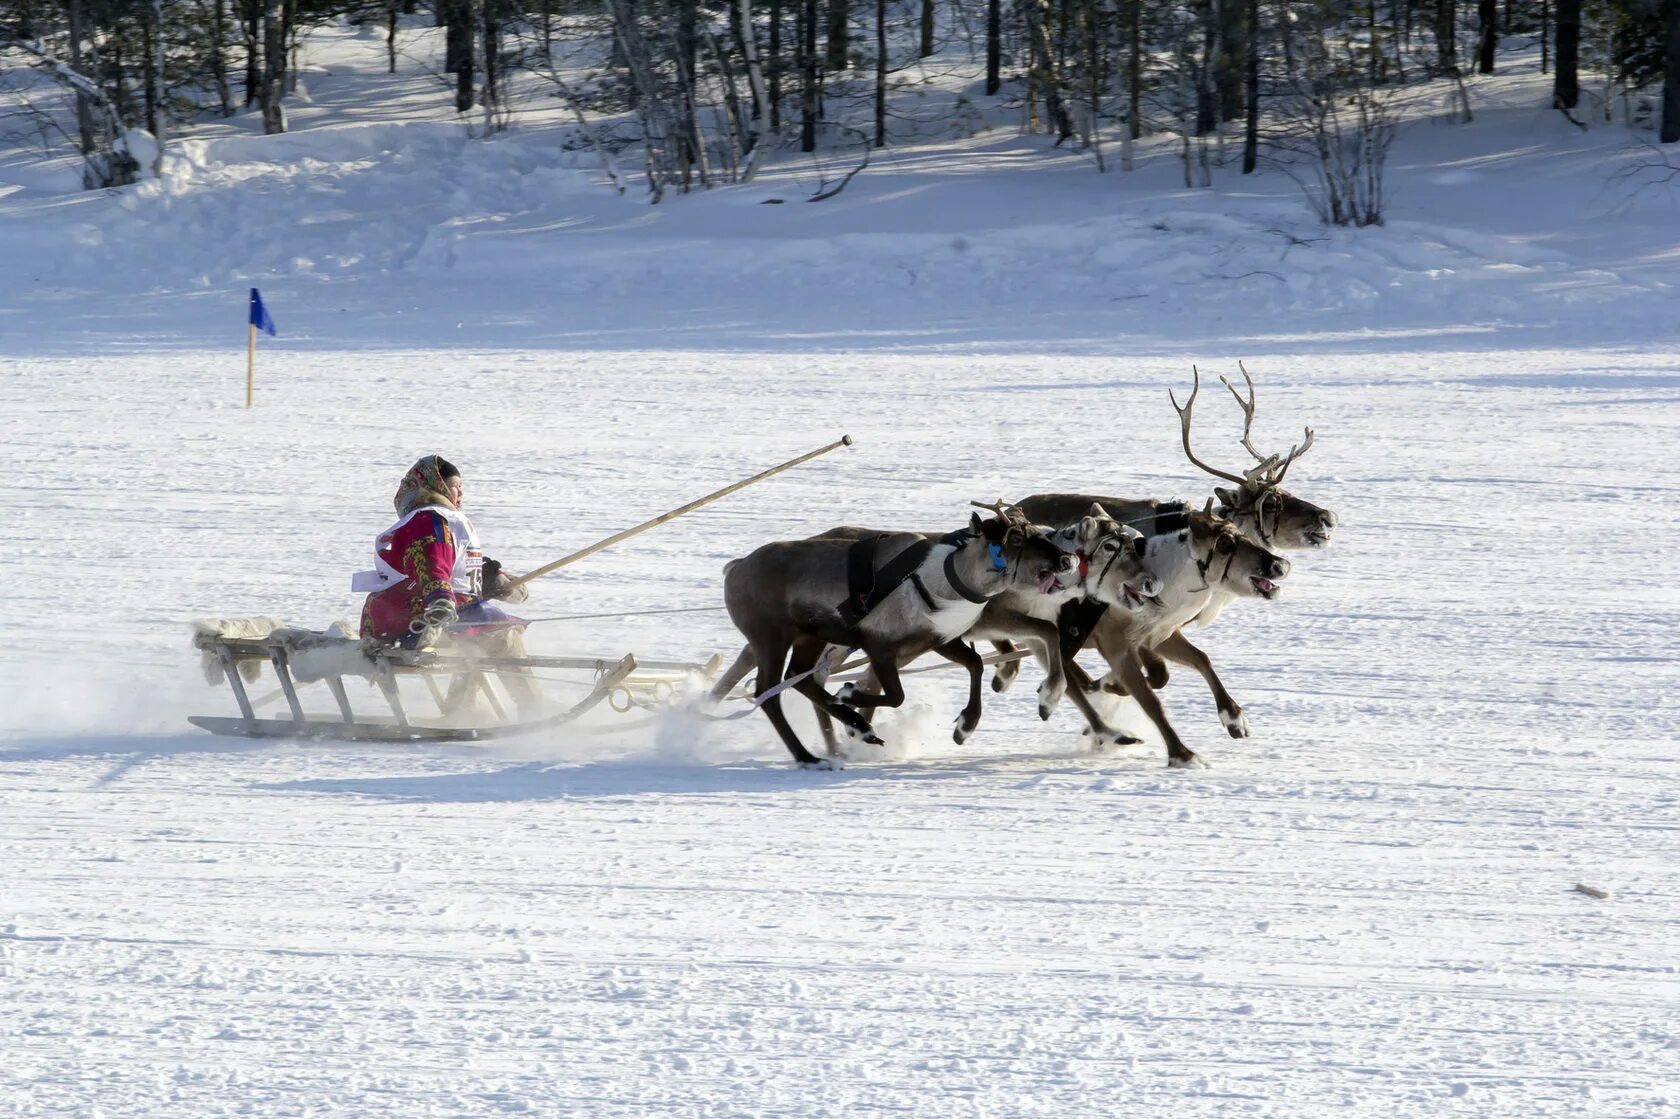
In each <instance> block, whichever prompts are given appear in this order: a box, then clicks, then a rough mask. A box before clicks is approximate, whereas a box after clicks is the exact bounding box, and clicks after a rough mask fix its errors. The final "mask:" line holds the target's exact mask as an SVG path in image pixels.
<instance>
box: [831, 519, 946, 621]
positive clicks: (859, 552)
mask: <svg viewBox="0 0 1680 1119" xmlns="http://www.w3.org/2000/svg"><path fill="white" fill-rule="evenodd" d="M885 535H886V534H885V533H876V534H875V535H873V536H865V537H864V538H863V539H861V540H859V541H858V542H857V543H855V544H853V545H852V546H851V547H850V548H848V549H846V592H847V594H846V601H845V602H843V603H841V604H840V609H839V614H840V618H841V620H842V621H844V622H845V623H846V624H847V625H849V626H855V625H857V624H858V623H859V622H861V621H863V619H864V618H865V617H867V616H868V614H869V612H870V611H871V610H873V609H875V607H877V606H879V605H880V604H881V601H882V600H883V599H885V598H886V597H887V596H888V595H890V594H892V593H893V591H895V590H897V589H898V585H899V584H900V583H902V582H904V581H905V580H906V579H909V580H910V581H911V585H912V586H914V587H915V588H916V593H917V594H918V595H920V596H921V598H922V602H923V603H924V604H925V605H926V606H927V608H928V609H929V610H933V609H935V605H934V601H933V596H932V595H930V594H928V590H927V587H925V586H923V585H922V581H921V579H920V578H919V577H917V576H916V568H918V567H920V566H922V562H923V561H924V560H926V559H927V557H928V553H929V552H931V551H933V541H931V540H918V541H916V542H915V543H914V544H912V545H910V546H909V547H908V548H906V549H904V551H902V552H900V553H898V555H896V556H894V557H893V558H892V559H891V560H889V561H888V562H887V566H886V567H883V568H882V569H881V570H879V571H877V570H875V553H876V550H877V548H878V547H879V545H880V543H881V540H882V538H883V537H884V536H885Z"/></svg>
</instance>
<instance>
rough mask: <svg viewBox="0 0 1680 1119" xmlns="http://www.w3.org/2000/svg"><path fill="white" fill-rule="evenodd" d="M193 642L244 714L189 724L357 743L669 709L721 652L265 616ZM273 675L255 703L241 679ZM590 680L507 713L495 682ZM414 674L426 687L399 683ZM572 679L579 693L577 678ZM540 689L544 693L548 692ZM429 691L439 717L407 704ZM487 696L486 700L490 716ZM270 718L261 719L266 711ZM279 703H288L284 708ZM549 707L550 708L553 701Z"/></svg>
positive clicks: (505, 731) (207, 630) (512, 731)
mask: <svg viewBox="0 0 1680 1119" xmlns="http://www.w3.org/2000/svg"><path fill="white" fill-rule="evenodd" d="M193 645H194V647H195V648H197V649H198V650H199V652H200V653H201V654H203V657H204V668H205V677H206V679H207V680H210V681H211V682H212V683H214V682H216V680H218V679H219V680H222V681H225V682H226V683H227V685H228V687H229V688H230V689H231V690H232V692H233V697H234V701H235V702H236V703H237V704H238V706H239V714H238V715H237V716H213V715H193V716H189V717H188V722H190V723H192V724H193V725H194V726H197V727H200V728H202V729H204V730H207V731H209V732H210V733H212V734H220V735H234V736H239V737H244V738H332V739H341V740H347V741H354V742H361V741H366V742H476V741H482V740H486V739H491V738H504V737H509V736H512V735H519V734H528V733H530V732H532V731H539V730H545V729H548V728H551V727H558V726H562V725H564V724H566V723H569V722H572V721H573V720H575V719H577V718H578V717H580V716H582V715H583V714H585V713H586V712H588V711H590V710H592V709H593V708H595V707H598V706H600V705H601V704H602V703H603V702H606V703H607V704H608V706H610V707H611V708H613V709H614V710H616V711H621V712H622V711H629V710H631V709H633V708H638V707H640V708H647V707H659V706H663V705H665V704H666V703H668V702H670V701H671V700H673V699H675V698H676V697H677V696H678V695H679V694H680V693H681V692H682V690H683V689H684V688H685V687H687V686H688V684H689V683H690V682H691V681H696V680H699V681H704V680H707V679H710V677H711V676H712V675H715V674H716V672H717V666H718V662H719V659H720V658H717V657H714V658H713V659H712V660H711V661H710V662H708V663H706V664H689V663H686V662H681V661H646V662H638V661H637V660H636V658H635V657H634V656H629V655H626V656H624V657H621V658H619V659H618V660H616V661H615V660H613V659H612V658H610V657H535V656H529V657H485V656H472V655H464V654H460V653H451V652H425V651H416V650H409V649H402V648H398V647H395V646H385V645H377V644H374V643H371V642H363V641H359V640H357V639H355V638H351V637H348V636H344V635H343V632H342V630H340V629H338V627H334V629H332V630H328V631H326V632H316V631H312V630H301V629H296V628H292V627H286V626H276V625H274V624H273V623H272V622H269V621H267V620H266V619H242V620H238V621H236V622H231V623H229V622H215V623H200V624H199V626H198V632H197V634H196V635H195V637H194V639H193ZM265 665H266V666H268V669H269V670H270V671H272V673H273V675H274V678H275V680H276V682H277V683H278V684H279V691H278V692H275V693H273V694H270V695H267V696H262V697H258V698H255V699H253V698H252V696H251V694H250V691H249V690H248V689H247V687H246V685H247V684H248V683H252V682H255V681H256V680H257V679H259V678H260V677H261V675H262V674H263V670H264V666H265ZM543 671H560V672H567V673H570V674H573V675H579V674H586V675H587V684H586V688H587V690H586V691H585V692H584V694H583V695H582V696H581V697H579V698H577V699H575V700H573V701H572V702H571V703H570V704H569V705H567V706H565V707H563V708H560V709H557V710H547V709H545V710H542V711H541V712H540V713H538V714H534V715H532V714H527V713H521V715H520V716H519V717H515V718H510V717H509V714H508V712H509V709H510V707H511V706H512V704H511V703H510V702H509V701H508V699H507V698H506V695H505V691H504V690H503V689H501V688H500V687H499V686H498V685H497V683H496V680H497V677H498V676H500V675H502V674H507V673H514V672H519V673H524V674H527V675H529V676H531V677H532V678H533V679H535V680H539V681H541V682H542V683H544V684H545V685H547V684H549V683H550V681H551V679H552V678H550V677H547V676H535V675H534V674H535V673H537V672H543ZM346 677H349V678H351V681H352V682H354V681H355V680H356V679H357V678H360V679H361V680H365V681H368V682H370V683H371V684H372V685H373V686H374V689H375V690H376V692H377V695H378V696H379V700H380V702H381V703H382V705H383V706H384V707H385V708H387V709H388V711H389V714H383V713H381V714H364V713H361V712H358V711H357V710H356V709H355V708H354V707H353V706H352V703H351V691H350V688H349V687H347V686H346ZM416 678H418V679H419V680H420V681H422V682H423V685H424V693H418V692H417V691H416V689H414V688H412V687H411V688H410V689H409V693H410V694H409V695H408V696H405V695H404V689H403V688H402V687H401V686H400V684H399V681H402V680H405V679H408V680H413V679H416ZM317 683H319V684H322V685H324V687H325V690H326V692H327V693H328V694H330V696H331V698H332V701H333V704H334V706H335V707H336V709H337V710H336V712H334V713H332V714H315V713H308V712H306V711H305V709H304V705H303V699H302V698H301V693H303V692H304V690H305V689H306V688H307V687H309V686H310V685H313V684H317ZM567 683H572V684H573V687H574V689H575V687H576V683H575V682H572V681H567ZM544 690H545V691H546V690H548V689H547V688H546V687H545V689H544ZM422 694H424V695H428V696H429V698H430V701H431V703H432V704H434V705H435V707H436V709H437V713H436V714H435V715H418V714H413V713H411V712H410V710H409V705H410V701H411V700H413V699H416V698H419V697H420V695H422ZM480 700H482V701H483V704H484V705H485V706H487V707H488V709H489V712H490V717H488V718H487V717H486V716H485V715H484V713H483V712H484V708H483V707H481V706H480V702H479V701H480ZM271 705H272V706H273V707H274V711H273V713H272V714H268V715H265V714H264V712H266V711H267V709H268V708H270V706H271ZM282 705H283V706H282ZM544 706H545V708H546V707H547V706H549V705H548V704H547V703H546V701H545V704H544Z"/></svg>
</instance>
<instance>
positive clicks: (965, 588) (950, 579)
mask: <svg viewBox="0 0 1680 1119" xmlns="http://www.w3.org/2000/svg"><path fill="white" fill-rule="evenodd" d="M952 536H956V537H958V538H957V539H952ZM952 536H947V537H945V539H944V540H942V541H940V543H942V544H951V545H954V547H953V548H952V549H951V550H950V551H949V552H946V553H945V581H946V582H947V583H949V584H951V589H952V590H954V591H956V592H957V593H958V594H960V595H962V596H963V597H964V598H966V599H968V601H970V602H972V603H975V604H976V605H984V604H985V603H986V601H987V599H986V596H985V595H983V594H981V593H980V592H979V591H977V590H975V589H974V588H973V587H971V586H969V585H968V584H967V583H965V582H963V577H962V576H961V575H959V574H957V553H958V552H960V551H962V546H963V544H964V542H965V541H966V536H964V535H962V534H957V533H953V534H952ZM921 583H922V581H921V580H920V579H917V580H916V589H917V590H919V591H921V592H922V598H923V599H924V600H926V601H927V604H928V609H929V610H932V609H933V608H934V606H933V602H932V600H931V599H928V593H927V588H925V587H923V586H922V585H921Z"/></svg>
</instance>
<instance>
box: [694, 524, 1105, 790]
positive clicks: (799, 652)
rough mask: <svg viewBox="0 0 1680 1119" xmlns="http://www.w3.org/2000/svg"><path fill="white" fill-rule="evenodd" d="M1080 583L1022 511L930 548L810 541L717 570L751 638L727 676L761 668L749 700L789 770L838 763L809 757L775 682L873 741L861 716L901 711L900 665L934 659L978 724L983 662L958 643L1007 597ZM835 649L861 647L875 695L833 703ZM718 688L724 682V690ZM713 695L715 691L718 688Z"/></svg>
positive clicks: (1073, 563) (1071, 565)
mask: <svg viewBox="0 0 1680 1119" xmlns="http://www.w3.org/2000/svg"><path fill="white" fill-rule="evenodd" d="M1077 578H1078V563H1077V560H1076V558H1075V557H1074V556H1072V555H1069V554H1068V553H1067V552H1065V551H1063V550H1062V549H1061V548H1060V547H1058V546H1057V544H1056V543H1055V542H1054V541H1053V540H1052V539H1051V538H1050V537H1049V535H1048V534H1047V533H1045V532H1044V531H1042V530H1041V529H1040V527H1039V526H1036V525H1032V524H1029V523H1028V522H1027V520H1026V518H1024V517H1022V516H1021V515H1020V513H1019V512H1018V511H1017V510H1013V509H1008V510H1002V511H1000V513H999V515H997V516H994V517H989V518H985V519H982V518H981V517H980V516H979V515H978V514H976V515H974V516H973V517H971V518H970V522H969V524H968V525H967V526H966V527H965V528H962V529H959V530H957V531H956V532H952V533H948V534H946V535H945V536H942V537H939V538H937V539H930V538H928V537H925V536H922V535H921V534H919V533H913V532H900V533H877V534H873V535H871V536H870V537H869V538H868V540H867V541H860V540H858V539H846V538H829V537H815V538H812V539H807V540H784V541H778V542H775V543H771V544H765V545H763V546H761V547H759V548H757V549H755V550H754V551H753V552H751V553H750V554H748V555H747V556H744V557H743V558H741V559H738V560H733V561H731V562H730V563H728V564H726V565H725V566H724V603H725V605H726V607H727V608H728V610H729V616H730V619H731V620H732V621H733V622H734V623H735V626H736V628H737V629H739V630H740V631H741V633H742V635H743V636H745V637H746V639H747V648H746V649H744V650H743V651H742V654H741V656H740V658H738V659H737V661H736V664H735V666H733V667H732V668H731V669H730V672H729V673H728V674H726V676H725V679H728V678H729V676H733V677H734V678H735V679H739V678H740V676H741V675H744V674H745V672H746V669H747V667H750V666H751V665H756V666H757V667H758V682H757V686H756V688H755V691H754V695H755V697H756V698H757V699H758V701H759V704H760V706H762V708H763V709H764V713H765V715H766V716H767V717H768V718H769V719H770V722H771V724H772V725H773V726H774V727H775V728H776V732H777V734H778V735H780V736H781V739H782V742H783V743H784V744H785V745H786V746H787V748H788V752H789V753H790V754H792V755H793V758H794V761H795V762H796V763H798V764H799V765H800V766H802V767H806V768H831V767H832V766H833V764H834V763H833V762H831V761H829V760H827V759H821V758H818V757H817V756H816V755H814V754H812V753H811V752H810V751H809V750H807V749H806V748H805V746H804V744H803V743H801V742H800V741H799V737H798V736H797V735H796V734H795V733H794V731H793V728H792V727H791V726H789V724H788V721H787V717H786V715H785V714H784V713H783V711H782V707H781V696H780V694H779V692H780V689H779V687H778V685H780V684H782V682H783V681H784V680H786V681H788V682H789V683H790V684H791V686H792V687H794V688H795V689H796V690H797V691H799V693H800V694H801V695H803V696H805V697H806V698H807V699H809V700H810V701H811V702H812V703H813V704H814V705H815V706H816V708H817V710H818V711H819V712H823V713H825V714H827V715H828V716H830V717H832V718H834V719H837V720H839V721H840V722H841V723H843V724H845V725H846V726H848V727H850V728H851V729H852V730H853V731H855V732H856V733H857V734H858V735H860V736H861V737H862V738H863V739H864V740H865V741H867V742H872V743H876V744H879V743H880V741H881V739H880V738H879V737H877V736H876V735H875V733H874V732H873V731H872V730H871V729H870V727H869V724H868V722H867V720H866V719H865V718H864V717H863V716H862V715H861V714H860V713H859V709H860V708H861V709H870V708H875V707H898V706H900V705H901V704H902V703H903V702H904V689H903V685H902V684H901V683H900V681H899V675H898V670H899V667H900V666H901V665H904V664H908V663H909V662H910V661H911V660H914V659H915V658H916V657H919V656H921V655H922V654H923V653H926V652H937V653H939V654H940V655H941V656H944V657H946V658H947V659H950V660H952V661H954V662H956V663H958V664H961V665H963V666H964V667H966V668H968V670H969V674H970V679H971V681H973V683H972V685H971V688H970V693H971V694H970V698H969V705H968V707H966V708H965V709H964V712H963V716H962V719H961V722H960V723H959V727H960V726H962V725H963V724H966V725H967V727H968V729H970V730H972V729H973V725H974V724H975V723H977V722H978V721H979V717H980V710H979V708H980V698H979V694H980V687H979V684H978V680H979V678H980V675H981V672H982V668H981V664H980V656H979V654H978V653H976V652H975V651H974V649H973V647H972V646H969V645H966V644H964V643H963V642H962V641H961V640H960V638H961V637H962V635H963V634H964V633H966V632H967V631H968V630H969V629H970V628H971V627H972V626H973V625H974V623H975V621H976V620H977V619H978V618H979V617H980V614H981V613H982V611H983V610H984V609H985V606H986V604H987V602H989V601H990V600H992V599H994V598H996V597H998V596H999V595H1001V594H1004V593H1005V592H1008V591H1011V590H1019V591H1022V592H1025V593H1038V594H1051V593H1055V592H1057V591H1059V590H1061V589H1063V587H1064V586H1066V585H1068V584H1071V583H1074V582H1075V581H1077ZM830 646H838V647H840V648H847V649H850V648H856V649H859V650H861V651H862V652H863V654H864V656H865V657H866V658H867V659H868V661H869V666H870V669H871V671H872V673H873V675H874V678H875V679H876V680H878V681H879V682H880V691H879V692H874V691H869V690H866V689H864V688H860V687H858V686H856V685H852V684H848V685H846V687H845V688H844V689H843V690H842V692H841V694H840V695H839V696H834V695H830V694H829V693H828V691H827V689H826V688H825V687H824V686H823V682H822V680H821V679H820V678H819V674H818V673H816V672H815V671H813V670H815V669H816V668H817V667H818V663H819V660H820V658H821V657H822V655H823V653H824V651H825V650H826V649H828V648H829V647H830ZM721 683H722V681H720V685H721ZM714 694H717V691H716V689H714Z"/></svg>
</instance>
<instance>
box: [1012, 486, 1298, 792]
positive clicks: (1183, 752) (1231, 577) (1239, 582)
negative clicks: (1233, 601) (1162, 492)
mask: <svg viewBox="0 0 1680 1119" xmlns="http://www.w3.org/2000/svg"><path fill="white" fill-rule="evenodd" d="M1063 500H1072V499H1071V498H1065V499H1064V498H1060V497H1049V498H1045V499H1043V500H1042V501H1041V502H1033V501H1032V500H1031V499H1029V502H1028V503H1026V504H1028V505H1029V507H1036V508H1039V509H1041V510H1042V509H1044V508H1046V507H1048V506H1053V505H1054V504H1056V503H1057V502H1060V501H1063ZM1086 500H1095V501H1096V503H1097V504H1099V505H1101V506H1102V507H1103V508H1104V509H1105V510H1107V511H1108V512H1109V514H1110V515H1111V516H1112V515H1113V514H1114V512H1115V507H1111V506H1110V505H1109V503H1108V502H1107V501H1105V500H1104V499H1102V498H1096V499H1089V498H1087V499H1086ZM1120 504H1123V503H1120ZM1209 506H1210V508H1206V509H1202V510H1194V509H1184V508H1180V509H1178V510H1176V511H1174V510H1172V509H1171V508H1170V507H1169V506H1167V505H1165V504H1162V505H1160V506H1159V507H1158V508H1157V510H1156V514H1157V516H1156V526H1155V527H1156V528H1157V529H1158V530H1159V531H1157V532H1154V533H1152V534H1150V535H1148V536H1146V537H1145V538H1144V549H1143V562H1144V565H1145V566H1146V567H1148V568H1149V570H1150V571H1151V572H1153V573H1154V574H1155V575H1156V576H1157V577H1159V578H1160V580H1161V588H1160V593H1159V594H1158V595H1157V596H1156V598H1155V599H1153V600H1152V601H1151V602H1150V603H1148V604H1147V605H1146V607H1145V608H1144V609H1141V610H1136V611H1131V612H1121V611H1116V610H1108V611H1106V612H1104V613H1103V614H1102V615H1101V616H1100V617H1099V618H1097V619H1096V620H1095V622H1094V623H1093V624H1091V625H1090V628H1089V633H1088V637H1085V638H1083V639H1076V640H1071V641H1069V642H1067V643H1066V644H1064V646H1063V648H1064V650H1066V661H1067V664H1068V666H1069V667H1068V674H1069V677H1070V679H1071V680H1072V681H1073V684H1074V687H1075V689H1076V691H1081V690H1084V689H1085V688H1087V687H1089V682H1088V681H1087V680H1085V679H1084V678H1083V672H1082V671H1081V670H1078V669H1077V667H1076V666H1075V664H1074V661H1073V654H1074V653H1076V652H1077V651H1078V650H1079V648H1080V647H1081V646H1082V645H1084V644H1085V642H1086V640H1089V641H1090V642H1094V643H1095V645H1096V647H1097V651H1098V652H1099V653H1101V654H1102V656H1103V659H1104V660H1106V661H1107V662H1108V666H1109V676H1110V679H1111V680H1113V681H1114V682H1116V683H1117V684H1118V685H1119V687H1120V688H1121V689H1123V690H1124V691H1125V692H1128V693H1130V694H1131V696H1132V697H1133V698H1134V699H1136V700H1137V702H1138V705H1139V706H1140V707H1142V708H1143V711H1144V714H1145V715H1147V716H1148V717H1149V719H1150V721H1151V722H1153V723H1154V724H1155V728H1156V730H1157V731H1159V732H1160V735H1161V738H1162V740H1163V741H1164V742H1165V743H1166V747H1167V764H1168V765H1171V766H1174V767H1191V766H1200V765H1202V764H1203V763H1202V761H1201V759H1200V758H1198V757H1197V756H1196V754H1195V753H1194V752H1193V751H1191V750H1190V749H1189V747H1187V746H1185V745H1184V742H1183V740H1182V739H1180V738H1179V736H1178V733H1177V732H1176V731H1175V730H1174V729H1173V727H1172V724H1171V723H1170V722H1168V721H1167V716H1166V711H1165V710H1164V709H1163V708H1162V706H1161V701H1160V699H1159V698H1158V697H1157V696H1156V695H1155V692H1154V689H1153V688H1152V687H1151V686H1150V683H1149V679H1148V675H1147V673H1146V670H1145V667H1144V661H1143V657H1142V655H1141V654H1142V653H1143V652H1145V651H1147V650H1149V649H1153V648H1159V647H1160V646H1161V645H1162V644H1163V643H1164V642H1165V641H1166V639H1167V638H1169V637H1170V636H1172V635H1175V634H1176V633H1177V632H1178V630H1179V629H1180V628H1181V627H1182V626H1184V625H1185V624H1186V623H1187V622H1189V621H1190V620H1191V619H1193V618H1195V617H1197V616H1199V615H1200V614H1201V613H1202V612H1203V611H1204V610H1206V609H1207V608H1208V606H1209V604H1210V603H1211V602H1212V601H1213V600H1214V599H1215V598H1216V597H1218V596H1221V595H1225V596H1229V597H1232V598H1247V597H1255V598H1262V599H1275V598H1276V597H1277V595H1278V592H1279V587H1278V581H1279V580H1281V579H1283V578H1284V577H1285V576H1287V575H1288V574H1289V567H1290V564H1289V561H1288V560H1286V559H1284V558H1283V557H1281V556H1278V555H1276V554H1274V553H1272V552H1269V551H1267V550H1266V549H1265V548H1262V547H1261V546H1260V545H1258V544H1256V543H1254V542H1253V541H1252V540H1249V539H1248V538H1247V537H1245V536H1244V535H1243V534H1242V533H1241V531H1239V530H1238V528H1237V526H1236V525H1235V524H1233V523H1232V522H1231V521H1228V520H1226V519H1224V518H1223V517H1220V516H1218V515H1217V514H1215V513H1213V512H1212V510H1211V502H1210V503H1209ZM1115 519H1116V520H1118V519H1119V518H1118V517H1116V518H1115ZM1064 621H1065V619H1064ZM1210 672H1211V668H1210ZM1093 731H1097V733H1099V734H1100V733H1101V731H1099V730H1098V728H1097V725H1096V724H1095V723H1093Z"/></svg>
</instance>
